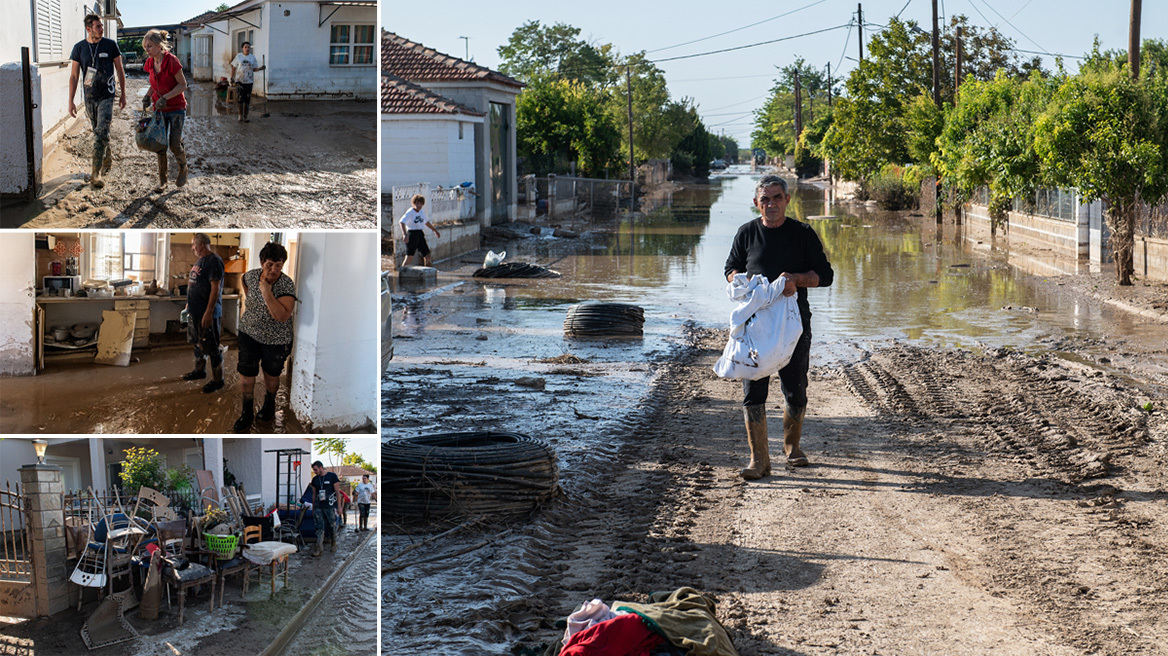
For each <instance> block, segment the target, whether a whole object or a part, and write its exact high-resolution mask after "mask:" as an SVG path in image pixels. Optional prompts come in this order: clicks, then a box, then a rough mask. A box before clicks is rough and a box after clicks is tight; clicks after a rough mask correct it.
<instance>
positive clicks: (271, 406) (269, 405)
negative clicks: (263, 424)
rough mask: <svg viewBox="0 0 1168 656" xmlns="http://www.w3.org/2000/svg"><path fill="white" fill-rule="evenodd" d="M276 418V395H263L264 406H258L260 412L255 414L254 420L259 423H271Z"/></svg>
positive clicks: (267, 393) (269, 393)
mask: <svg viewBox="0 0 1168 656" xmlns="http://www.w3.org/2000/svg"><path fill="white" fill-rule="evenodd" d="M275 417H276V395H275V394H272V393H271V392H265V393H264V404H263V405H262V406H260V411H259V412H257V413H256V419H259V420H260V421H271V420H272V419H274V418H275Z"/></svg>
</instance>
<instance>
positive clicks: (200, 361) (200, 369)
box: [182, 358, 207, 380]
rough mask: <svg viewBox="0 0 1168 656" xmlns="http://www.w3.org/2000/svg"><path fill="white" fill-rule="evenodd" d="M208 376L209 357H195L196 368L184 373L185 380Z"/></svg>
mask: <svg viewBox="0 0 1168 656" xmlns="http://www.w3.org/2000/svg"><path fill="white" fill-rule="evenodd" d="M206 377H207V358H195V368H194V369H192V370H191V371H188V372H187V373H185V374H183V377H182V379H183V380H201V379H203V378H206Z"/></svg>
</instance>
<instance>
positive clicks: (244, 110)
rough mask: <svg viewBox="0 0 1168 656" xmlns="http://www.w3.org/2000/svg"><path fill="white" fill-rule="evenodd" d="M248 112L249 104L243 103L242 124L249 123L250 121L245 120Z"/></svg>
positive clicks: (249, 109)
mask: <svg viewBox="0 0 1168 656" xmlns="http://www.w3.org/2000/svg"><path fill="white" fill-rule="evenodd" d="M250 111H251V103H249V102H246V103H243V122H244V123H251V121H249V120H247V114H248V112H250Z"/></svg>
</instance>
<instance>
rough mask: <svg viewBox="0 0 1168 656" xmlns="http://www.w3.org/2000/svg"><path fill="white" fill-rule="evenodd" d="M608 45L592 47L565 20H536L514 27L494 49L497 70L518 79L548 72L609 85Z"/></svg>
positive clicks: (611, 71)
mask: <svg viewBox="0 0 1168 656" xmlns="http://www.w3.org/2000/svg"><path fill="white" fill-rule="evenodd" d="M611 50H612V46H611V45H607V44H606V45H600V46H595V45H592V44H590V43H588V42H587V41H585V40H583V39H581V38H580V28H578V27H572V26H571V25H568V24H567V23H556V24H555V25H551V26H544V25H542V24H541V23H540V22H539V21H537V20H532V21H527V22H526V23H524V24H523V25H521V26H519V27H517V28H515V31H514V32H512V33H511V38H510V39H508V40H507V43H506V44H504V45H501V46H499V47H498V49H497V50H496V52H498V53H499V57H501V58H502V62H501V63H500V65H499V70H500V71H502V72H503V73H506V74H507V75H510V76H512V77H514V78H516V79H518V80H520V81H522V82H531V81H532V80H533V79H535V78H536V77H537V76H543V75H545V74H547V73H549V72H551V73H556V74H558V75H560V76H562V77H564V78H567V79H569V80H577V81H580V82H583V83H584V84H586V85H590V86H597V87H605V86H609V85H611V84H613V82H614V81H615V79H616V75H617V73H616V71H615V70H614V69H613V62H612V60H611V58H610V56H609V52H610V51H611Z"/></svg>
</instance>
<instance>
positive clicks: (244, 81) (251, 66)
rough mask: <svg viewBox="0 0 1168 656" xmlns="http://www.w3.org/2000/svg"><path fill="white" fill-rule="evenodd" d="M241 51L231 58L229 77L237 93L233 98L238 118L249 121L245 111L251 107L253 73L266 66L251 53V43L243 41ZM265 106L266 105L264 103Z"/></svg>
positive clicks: (253, 82)
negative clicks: (237, 110)
mask: <svg viewBox="0 0 1168 656" xmlns="http://www.w3.org/2000/svg"><path fill="white" fill-rule="evenodd" d="M240 49H241V52H239V53H237V54H236V55H235V59H232V60H231V79H232V80H233V81H234V82H235V88H236V89H237V90H238V93H237V95H236V98H235V102H236V104H238V105H239V120H240V121H242V122H244V123H250V122H251V121H249V120H248V119H247V112H248V110H249V109H251V88H252V85H254V84H255V74H256V73H258V72H260V71H262V70H264V69H265V68H267V66H260V65H259V61H257V60H256V57H255V55H253V54H251V43H250V42H248V41H244V42H243V45H242V46H240ZM265 107H266V105H265Z"/></svg>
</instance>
